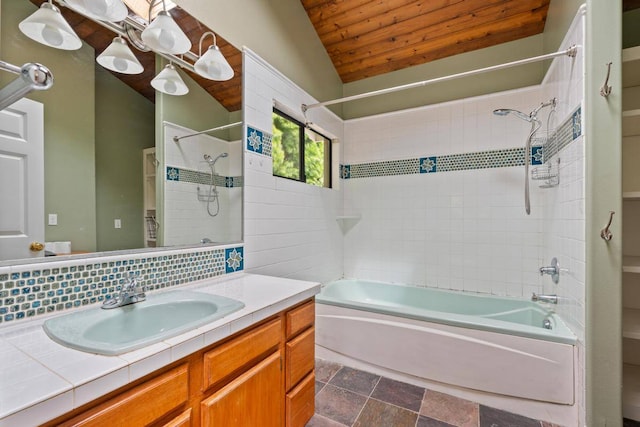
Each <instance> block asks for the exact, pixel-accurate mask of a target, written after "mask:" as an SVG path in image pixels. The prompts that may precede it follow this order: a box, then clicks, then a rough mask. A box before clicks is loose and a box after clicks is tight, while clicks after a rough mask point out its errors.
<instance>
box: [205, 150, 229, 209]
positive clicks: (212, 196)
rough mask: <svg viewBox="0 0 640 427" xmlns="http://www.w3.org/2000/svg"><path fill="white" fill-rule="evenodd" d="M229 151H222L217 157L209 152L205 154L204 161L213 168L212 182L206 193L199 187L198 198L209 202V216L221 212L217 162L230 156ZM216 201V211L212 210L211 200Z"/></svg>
mask: <svg viewBox="0 0 640 427" xmlns="http://www.w3.org/2000/svg"><path fill="white" fill-rule="evenodd" d="M228 156H229V153H221V154H219V155H218V156H217V157H211V156H210V155H208V154H205V155H204V156H203V158H204V161H205V162H207V164H208V165H209V167H210V168H211V182H210V183H209V192H208V193H207V194H205V195H200V193H199V192H200V187H198V199H199V200H200V201H203V202H204V201H206V202H207V213H208V214H209V216H216V215H218V213H219V212H220V201H219V200H218V189H217V187H216V175H218V174H217V173H216V162H217V161H218V160H219V159H221V158H224V157H228ZM212 201H215V202H216V211H215V213H212V212H211V208H210V205H211V202H212Z"/></svg>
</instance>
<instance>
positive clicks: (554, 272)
mask: <svg viewBox="0 0 640 427" xmlns="http://www.w3.org/2000/svg"><path fill="white" fill-rule="evenodd" d="M544 274H548V275H550V276H551V280H553V283H558V282H559V281H560V265H558V258H556V257H553V258H552V259H551V265H550V266H549V267H540V275H541V276H542V275H544Z"/></svg>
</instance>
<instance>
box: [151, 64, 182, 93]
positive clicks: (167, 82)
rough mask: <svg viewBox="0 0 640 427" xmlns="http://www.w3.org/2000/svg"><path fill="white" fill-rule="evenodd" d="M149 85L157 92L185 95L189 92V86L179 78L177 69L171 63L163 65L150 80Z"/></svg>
mask: <svg viewBox="0 0 640 427" xmlns="http://www.w3.org/2000/svg"><path fill="white" fill-rule="evenodd" d="M151 86H153V88H154V89H155V90H157V91H159V92H162V93H166V94H167V95H185V94H187V93H189V88H188V87H187V85H186V84H184V82H183V81H182V79H181V78H180V74H178V70H176V67H174V66H173V64H169V65H167V66H166V67H164V70H162V71H160V72H159V73H158V75H157V76H155V77H154V78H153V80H151Z"/></svg>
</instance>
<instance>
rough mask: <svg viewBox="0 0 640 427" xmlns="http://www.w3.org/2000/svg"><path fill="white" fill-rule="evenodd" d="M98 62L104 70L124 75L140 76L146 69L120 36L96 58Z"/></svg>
mask: <svg viewBox="0 0 640 427" xmlns="http://www.w3.org/2000/svg"><path fill="white" fill-rule="evenodd" d="M96 62H97V63H98V64H100V65H102V66H103V67H104V68H106V69H108V70H111V71H115V72H117V73H123V74H140V73H141V72H143V71H144V67H143V66H142V64H140V61H138V58H136V56H135V55H134V54H133V52H131V49H129V46H128V45H127V42H126V41H125V40H124V39H123V38H122V37H120V36H118V37H116V38H115V39H113V41H112V42H111V44H110V45H109V46H108V47H107V48H106V49H105V50H104V51H103V52H102V53H101V54H100V55H98V57H97V58H96Z"/></svg>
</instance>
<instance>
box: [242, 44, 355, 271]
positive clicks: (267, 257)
mask: <svg viewBox="0 0 640 427" xmlns="http://www.w3.org/2000/svg"><path fill="white" fill-rule="evenodd" d="M243 64H244V77H245V80H244V84H243V89H244V114H245V119H244V120H245V125H246V126H251V127H253V128H256V129H260V130H262V131H265V132H267V133H271V126H272V119H271V113H272V110H273V101H274V100H277V101H278V102H280V103H282V104H284V105H286V106H288V107H289V109H291V110H294V111H300V116H302V113H301V109H300V106H301V104H303V103H307V104H309V103H312V102H314V101H315V100H314V99H313V98H311V97H310V96H309V95H308V94H307V93H305V92H304V91H303V90H302V89H300V88H299V87H297V86H296V85H295V84H294V83H293V82H291V81H290V80H288V79H287V78H286V77H284V76H283V75H282V74H280V73H279V72H278V71H276V70H274V69H273V68H272V67H271V66H269V65H268V64H266V63H265V62H264V61H263V60H262V59H261V58H259V57H258V56H256V55H255V54H254V53H253V52H251V51H249V50H245V54H244V63H243ZM308 119H310V120H311V121H313V122H314V123H316V124H317V125H319V126H320V127H321V128H323V129H325V130H327V131H328V132H330V133H331V134H332V135H334V136H336V137H337V139H338V140H341V139H342V134H343V123H342V120H340V119H339V118H338V117H337V116H335V115H334V114H332V113H330V112H329V111H328V110H326V109H315V110H312V111H309V113H308ZM339 148H340V145H339V144H334V161H335V163H336V164H337V162H338V161H339V155H338V151H339ZM272 167H273V164H272V161H271V158H270V157H267V156H263V155H259V154H255V153H252V152H248V151H246V152H245V164H244V171H245V174H244V179H245V187H244V191H245V195H244V197H245V202H244V224H245V229H244V242H245V244H244V248H245V249H244V250H245V258H246V263H245V269H246V270H247V271H249V272H252V273H260V274H268V275H274V276H282V277H291V278H295V279H303V280H313V281H320V282H326V281H330V280H333V279H337V278H339V277H341V276H342V272H343V256H342V233H341V231H340V228H339V225H338V223H337V221H336V216H338V215H340V214H341V212H342V194H341V191H340V190H339V186H340V182H339V180H338V177H337V174H334V178H333V182H334V188H333V189H327V188H318V187H314V186H311V185H307V184H304V183H300V182H296V181H292V180H287V179H283V178H277V177H274V176H273V175H272ZM334 169H335V168H334Z"/></svg>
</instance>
